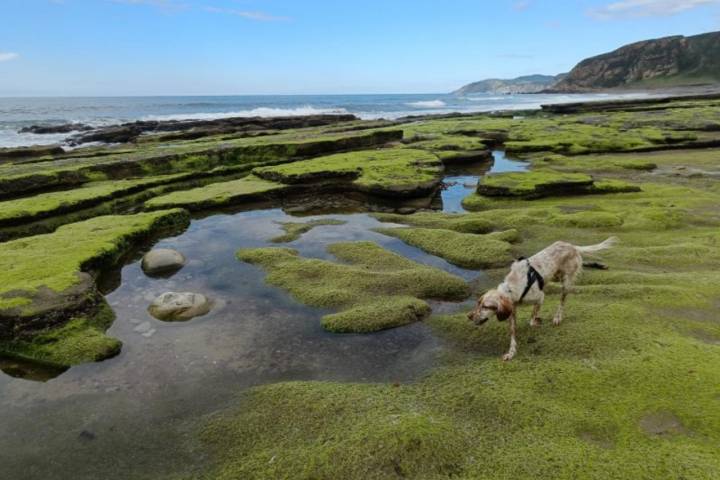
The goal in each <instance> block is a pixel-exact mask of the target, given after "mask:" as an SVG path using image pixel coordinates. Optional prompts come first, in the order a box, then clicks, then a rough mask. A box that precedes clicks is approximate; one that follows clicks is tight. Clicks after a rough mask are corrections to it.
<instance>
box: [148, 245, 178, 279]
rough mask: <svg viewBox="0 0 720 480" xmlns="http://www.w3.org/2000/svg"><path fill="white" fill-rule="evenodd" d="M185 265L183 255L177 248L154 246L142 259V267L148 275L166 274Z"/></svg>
mask: <svg viewBox="0 0 720 480" xmlns="http://www.w3.org/2000/svg"><path fill="white" fill-rule="evenodd" d="M183 266H185V257H184V256H183V254H182V253H180V252H178V251H177V250H172V249H170V248H156V249H154V250H150V251H149V252H148V253H146V254H145V256H144V257H143V259H142V269H143V271H144V272H145V273H146V274H148V275H167V274H172V273H175V272H177V271H178V270H180V269H181V268H182V267H183Z"/></svg>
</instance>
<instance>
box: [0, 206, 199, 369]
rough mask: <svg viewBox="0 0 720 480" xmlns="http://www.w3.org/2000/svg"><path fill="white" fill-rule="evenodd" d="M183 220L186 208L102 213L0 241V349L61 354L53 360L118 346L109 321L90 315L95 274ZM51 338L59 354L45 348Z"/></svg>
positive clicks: (98, 307)
mask: <svg viewBox="0 0 720 480" xmlns="http://www.w3.org/2000/svg"><path fill="white" fill-rule="evenodd" d="M188 223H189V217H188V214H187V212H185V211H183V210H169V211H162V212H156V213H142V214H137V215H124V216H105V217H98V218H94V219H92V220H87V221H84V222H80V223H75V224H70V225H66V226H63V227H61V228H59V229H58V230H57V231H56V232H54V233H51V234H46V235H38V236H35V237H29V238H25V239H20V240H13V241H10V242H6V243H2V244H0V340H1V341H2V342H4V343H3V345H4V346H1V347H0V350H7V351H9V352H11V353H12V352H22V355H23V356H25V357H29V358H33V355H34V353H33V352H36V353H37V355H38V357H39V358H40V359H42V360H45V357H52V356H53V355H56V357H57V358H56V360H57V359H63V360H62V361H60V360H58V363H62V362H65V361H67V362H70V363H79V362H82V361H85V359H87V358H91V357H92V358H95V357H96V356H99V357H104V356H106V355H105V353H103V352H108V351H110V352H112V351H115V350H116V349H117V342H115V341H112V340H107V339H104V338H103V337H102V335H101V333H102V331H104V329H103V328H101V327H102V326H103V325H105V328H107V326H109V323H108V322H106V321H97V320H96V319H95V317H94V316H95V314H97V312H98V311H100V312H102V307H103V300H102V299H101V297H100V295H99V293H98V292H97V289H96V288H95V282H94V279H93V275H94V274H95V273H97V272H98V271H99V270H100V269H105V268H110V267H113V266H114V265H115V264H116V262H117V261H119V260H120V259H121V258H122V256H123V255H125V254H126V253H128V251H129V250H130V249H131V248H132V247H133V246H134V245H135V244H136V242H138V241H140V240H144V239H147V238H149V237H150V236H152V235H153V234H156V233H159V232H161V231H169V230H170V229H172V230H174V231H176V230H177V229H179V228H184V227H185V226H187V224H188ZM85 327H87V329H86V330H87V331H83V329H85ZM58 328H60V329H59V330H58ZM65 337H68V338H65ZM7 342H9V343H7ZM17 342H20V343H17ZM51 344H52V345H55V344H57V345H58V346H59V347H58V348H61V349H62V350H63V352H64V353H62V354H51V353H48V352H47V346H48V345H51ZM52 345H51V346H52ZM78 345H79V347H78ZM113 345H115V347H113ZM84 347H87V348H89V349H91V351H81V350H82V348H84ZM95 347H97V348H98V349H99V352H95V351H92V348H95ZM72 352H75V353H72ZM71 357H72V358H75V359H76V360H69V359H71ZM53 361H55V360H53Z"/></svg>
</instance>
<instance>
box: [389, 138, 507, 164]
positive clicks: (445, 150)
mask: <svg viewBox="0 0 720 480" xmlns="http://www.w3.org/2000/svg"><path fill="white" fill-rule="evenodd" d="M403 143H404V144H406V145H407V146H408V147H409V148H413V149H419V150H428V151H429V152H432V153H434V154H435V155H436V156H437V157H438V158H439V159H440V160H441V161H442V162H443V163H444V164H452V163H465V162H483V161H490V160H492V158H493V157H492V152H491V151H490V149H489V148H488V146H487V144H486V141H485V140H484V139H482V138H479V137H474V136H467V135H441V134H432V135H416V136H413V137H409V138H408V137H406V138H405V139H404V140H403Z"/></svg>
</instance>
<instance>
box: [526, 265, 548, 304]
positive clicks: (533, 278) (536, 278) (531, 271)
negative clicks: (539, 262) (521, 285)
mask: <svg viewBox="0 0 720 480" xmlns="http://www.w3.org/2000/svg"><path fill="white" fill-rule="evenodd" d="M521 260H523V259H521ZM524 260H525V261H526V262H527V266H528V272H527V285H525V290H523V293H522V295H520V302H522V301H523V299H524V298H525V295H527V294H528V292H529V291H530V289H531V288H532V286H533V285H535V282H537V284H538V288H539V289H540V290H541V291H542V289H544V288H545V279H544V278H543V277H542V275H540V272H538V271H537V270H535V267H533V266H532V265H530V260H527V259H524Z"/></svg>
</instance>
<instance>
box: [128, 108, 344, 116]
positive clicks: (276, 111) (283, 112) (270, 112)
mask: <svg viewBox="0 0 720 480" xmlns="http://www.w3.org/2000/svg"><path fill="white" fill-rule="evenodd" d="M348 113H349V112H348V111H347V110H346V109H344V108H317V107H313V106H311V105H305V106H303V107H297V108H271V107H258V108H253V109H251V110H238V111H234V112H198V113H173V114H169V115H145V116H144V117H143V118H142V119H143V120H217V119H221V118H233V117H302V116H305V115H345V114H348Z"/></svg>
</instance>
